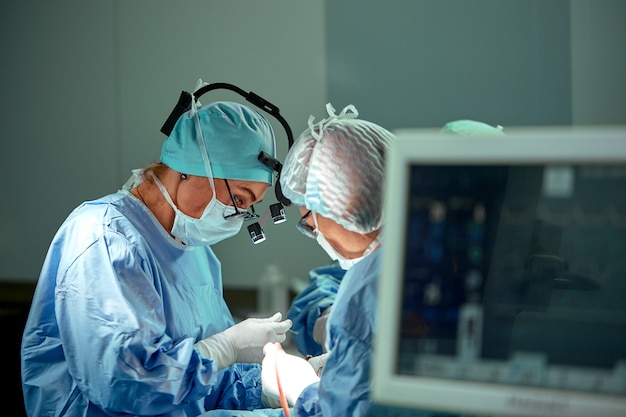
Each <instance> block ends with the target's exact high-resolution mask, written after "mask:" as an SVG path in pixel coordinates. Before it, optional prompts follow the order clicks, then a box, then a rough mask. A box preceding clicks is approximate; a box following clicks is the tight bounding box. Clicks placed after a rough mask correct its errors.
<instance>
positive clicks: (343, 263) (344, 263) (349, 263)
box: [312, 212, 382, 270]
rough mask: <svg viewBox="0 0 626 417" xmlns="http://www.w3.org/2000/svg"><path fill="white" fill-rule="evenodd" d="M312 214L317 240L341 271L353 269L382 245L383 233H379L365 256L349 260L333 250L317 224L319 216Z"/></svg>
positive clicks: (364, 253) (366, 250)
mask: <svg viewBox="0 0 626 417" xmlns="http://www.w3.org/2000/svg"><path fill="white" fill-rule="evenodd" d="M312 214H313V221H314V222H315V230H316V233H317V236H316V237H315V240H316V241H317V243H318V244H319V245H320V246H321V247H322V249H324V251H325V252H326V253H327V254H328V256H330V258H331V259H332V260H334V261H337V262H339V266H340V267H341V269H345V270H348V269H350V268H352V267H353V266H354V265H355V264H357V263H358V262H359V261H361V260H363V258H365V257H366V256H367V255H369V254H370V253H372V252H374V250H375V249H376V248H377V247H378V245H379V243H380V239H381V236H382V233H378V236H376V239H374V240H373V241H372V243H370V244H369V246H368V247H367V249H365V251H364V252H363V255H361V256H359V257H358V258H352V259H347V258H346V257H345V256H343V255H342V254H340V253H339V252H337V251H336V250H335V248H333V247H332V245H331V244H330V243H329V242H328V240H326V238H325V237H324V235H323V234H322V232H321V231H320V228H319V225H318V224H317V216H316V215H315V212H313V213H312Z"/></svg>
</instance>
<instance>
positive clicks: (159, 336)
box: [21, 98, 291, 417]
mask: <svg viewBox="0 0 626 417" xmlns="http://www.w3.org/2000/svg"><path fill="white" fill-rule="evenodd" d="M260 152H266V153H267V154H268V155H270V156H272V157H274V158H275V157H276V144H275V139H274V132H273V130H272V127H271V125H270V124H269V123H268V121H267V120H266V119H265V118H264V117H263V116H261V115H260V114H259V113H258V112H256V111H255V110H253V109H251V108H249V107H247V106H244V105H241V104H238V103H234V102H225V101H221V102H214V103H209V104H207V105H204V106H203V105H201V104H200V103H198V102H196V101H195V98H194V99H193V102H192V106H191V109H190V110H189V111H187V112H186V113H184V114H183V115H182V116H181V117H180V118H179V119H178V121H177V122H176V124H175V126H174V128H173V130H172V132H171V134H170V135H169V137H168V139H167V140H166V141H165V143H164V144H163V147H162V152H161V157H160V161H159V162H157V163H154V164H151V165H150V166H148V167H146V168H144V169H142V170H138V171H135V172H134V175H133V177H131V179H130V180H129V182H128V183H127V184H126V186H125V187H122V189H120V190H119V191H117V192H114V193H112V194H109V195H107V196H104V197H102V198H98V199H96V200H93V201H87V202H84V203H83V204H81V205H79V206H78V207H77V208H76V209H74V211H73V212H72V213H70V215H69V216H68V217H67V219H66V220H65V221H64V223H63V224H62V225H61V227H60V228H59V230H58V232H57V233H56V235H55V236H54V238H53V241H52V243H51V245H50V248H49V251H48V254H47V256H46V259H45V262H44V264H43V268H42V270H41V275H40V277H39V281H38V283H37V288H36V290H35V293H34V297H33V301H32V306H31V310H30V314H29V317H28V321H27V324H26V326H25V330H24V334H23V339H22V348H21V358H22V359H21V360H22V363H21V367H22V383H23V392H24V402H25V406H26V410H27V413H28V415H29V416H31V417H32V416H44V415H50V416H52V415H55V416H61V415H62V416H99V417H101V416H131V415H132V416H139V415H142V416H157V415H158V416H181V417H182V416H197V415H199V414H202V413H204V412H205V411H208V410H212V409H236V410H251V409H260V408H264V406H265V404H264V400H263V399H262V398H261V394H262V390H261V382H260V365H259V363H260V361H261V360H262V358H263V351H262V348H263V346H264V345H265V344H266V343H267V342H283V341H284V340H285V338H286V332H287V331H288V330H289V328H290V327H291V321H290V320H283V319H282V317H281V314H280V313H276V314H275V315H273V316H272V317H269V318H250V319H247V320H244V321H241V322H239V323H237V324H235V323H234V320H233V317H232V315H231V313H230V312H229V309H228V307H227V305H226V302H225V301H224V298H223V288H222V271H221V265H220V262H219V260H218V259H217V257H216V256H215V254H214V252H213V250H212V249H211V245H213V244H215V243H217V242H220V241H221V240H224V239H227V238H229V237H232V236H234V235H235V234H236V233H237V232H239V230H240V229H241V227H242V224H243V221H244V219H245V218H246V217H250V213H249V212H248V211H247V210H248V209H249V208H250V207H251V206H252V205H253V204H255V203H258V202H259V201H261V200H262V199H263V196H264V195H265V193H266V192H267V190H268V188H269V187H270V186H271V185H272V175H273V173H272V170H271V169H270V168H268V167H267V166H265V165H264V164H262V163H261V162H259V160H258V156H259V154H260ZM274 411H277V412H280V411H281V410H278V409H277V410H274Z"/></svg>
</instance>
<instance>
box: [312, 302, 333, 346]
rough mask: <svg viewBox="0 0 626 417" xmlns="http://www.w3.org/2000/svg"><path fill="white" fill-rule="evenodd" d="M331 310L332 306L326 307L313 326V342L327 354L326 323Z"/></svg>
mask: <svg viewBox="0 0 626 417" xmlns="http://www.w3.org/2000/svg"><path fill="white" fill-rule="evenodd" d="M332 308H333V306H332V305H330V306H328V307H326V308H325V309H324V311H322V314H321V315H320V316H319V317H318V318H317V320H315V324H314V325H313V340H315V341H316V342H317V343H318V344H319V345H320V346H321V347H322V350H323V351H324V352H328V349H326V322H327V321H328V316H329V315H330V310H331V309H332Z"/></svg>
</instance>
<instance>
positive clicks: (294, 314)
mask: <svg viewBox="0 0 626 417" xmlns="http://www.w3.org/2000/svg"><path fill="white" fill-rule="evenodd" d="M345 273H346V271H345V270H344V269H342V268H341V267H340V266H339V264H338V263H334V264H332V265H327V266H322V267H319V268H314V269H312V270H311V271H309V285H308V286H307V287H306V288H305V289H304V290H302V291H301V292H300V293H299V294H298V295H297V296H296V298H294V300H293V302H292V304H291V308H290V309H289V313H288V314H287V318H289V319H291V321H292V323H293V325H292V326H291V329H292V330H293V331H294V332H293V339H294V342H295V344H296V347H297V348H298V351H299V352H300V353H302V354H303V355H312V356H317V355H321V354H322V352H323V349H322V346H321V345H320V344H318V343H317V342H316V341H315V340H314V339H313V328H314V326H315V321H316V320H317V319H318V318H320V316H321V315H322V313H323V312H324V310H325V309H326V308H328V307H330V306H331V305H332V304H333V303H334V302H335V298H336V296H337V290H338V288H339V284H340V283H341V279H342V278H343V276H344V274H345Z"/></svg>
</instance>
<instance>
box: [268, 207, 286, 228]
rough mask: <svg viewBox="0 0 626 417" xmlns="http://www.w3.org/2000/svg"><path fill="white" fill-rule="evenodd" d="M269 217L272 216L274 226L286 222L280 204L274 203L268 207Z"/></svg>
mask: <svg viewBox="0 0 626 417" xmlns="http://www.w3.org/2000/svg"><path fill="white" fill-rule="evenodd" d="M270 215H271V216H272V221H273V222H274V224H280V223H282V222H284V221H285V220H287V216H286V215H285V209H284V208H283V205H282V204H280V203H275V204H272V205H271V206H270Z"/></svg>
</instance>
